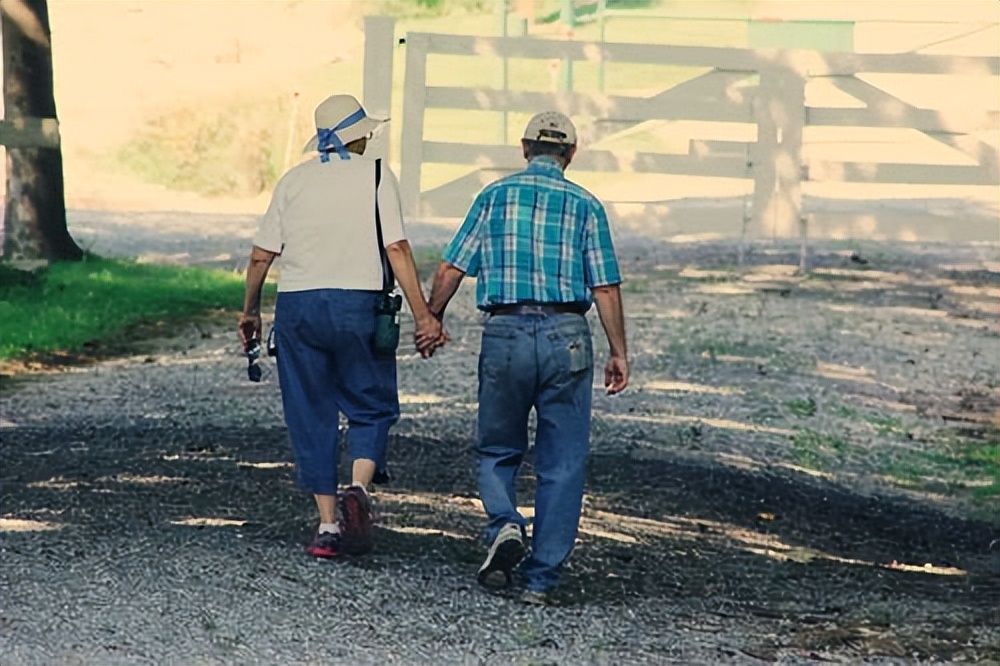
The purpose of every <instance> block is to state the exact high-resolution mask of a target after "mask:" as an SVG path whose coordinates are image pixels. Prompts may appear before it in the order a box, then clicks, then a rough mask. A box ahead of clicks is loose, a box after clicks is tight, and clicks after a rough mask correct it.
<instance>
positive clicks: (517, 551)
mask: <svg viewBox="0 0 1000 666" xmlns="http://www.w3.org/2000/svg"><path fill="white" fill-rule="evenodd" d="M524 553H525V548H524V544H523V543H521V541H520V540H519V539H507V540H506V541H504V542H503V543H500V544H498V545H497V547H496V550H495V551H493V557H490V558H489V559H488V560H487V561H486V562H485V563H484V564H483V566H482V567H480V569H479V574H478V575H477V576H476V580H478V581H479V584H480V585H486V579H487V578H489V577H490V574H493V573H495V572H497V571H500V572H502V573H503V575H504V578H506V579H507V584H508V585H510V582H511V572H512V571H513V570H514V567H516V566H517V563H518V562H520V561H521V559H522V558H523V557H524Z"/></svg>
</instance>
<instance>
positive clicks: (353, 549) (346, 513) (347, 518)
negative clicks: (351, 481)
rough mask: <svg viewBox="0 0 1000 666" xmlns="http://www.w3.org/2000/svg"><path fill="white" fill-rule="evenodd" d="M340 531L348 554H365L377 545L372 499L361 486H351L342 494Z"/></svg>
mask: <svg viewBox="0 0 1000 666" xmlns="http://www.w3.org/2000/svg"><path fill="white" fill-rule="evenodd" d="M340 531H341V532H342V533H343V535H344V552H345V553H347V554H348V555H365V554H367V553H370V552H372V549H374V547H375V530H374V529H373V527H372V501H371V498H369V497H368V493H366V492H365V489H364V488H362V487H361V486H351V487H349V488H348V489H347V490H345V491H344V492H343V493H342V494H341V495H340Z"/></svg>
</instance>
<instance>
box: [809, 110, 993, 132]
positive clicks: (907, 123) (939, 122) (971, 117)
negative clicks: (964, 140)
mask: <svg viewBox="0 0 1000 666" xmlns="http://www.w3.org/2000/svg"><path fill="white" fill-rule="evenodd" d="M998 120H1000V114H998V113H997V112H996V111H981V110H976V109H967V110H964V109H963V110H937V109H917V108H913V107H911V108H909V109H905V108H903V109H900V113H899V114H898V115H887V114H884V113H882V112H880V111H879V110H878V109H842V108H836V107H815V106H811V107H808V108H807V109H806V121H807V124H809V125H830V126H836V127H910V128H913V129H916V130H920V131H921V132H960V133H963V134H964V133H966V132H974V131H978V130H984V129H990V128H995V127H996V126H997V122H998Z"/></svg>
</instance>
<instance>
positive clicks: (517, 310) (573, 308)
mask: <svg viewBox="0 0 1000 666" xmlns="http://www.w3.org/2000/svg"><path fill="white" fill-rule="evenodd" d="M487 312H489V313H490V316H493V317H495V316H497V315H535V316H541V317H549V316H552V315H556V314H580V315H582V314H584V313H586V312H587V308H586V307H585V306H584V305H582V304H581V303H544V304H542V303H534V304H530V303H515V304H513V305H495V306H493V307H492V308H490V309H489V310H488V311H487Z"/></svg>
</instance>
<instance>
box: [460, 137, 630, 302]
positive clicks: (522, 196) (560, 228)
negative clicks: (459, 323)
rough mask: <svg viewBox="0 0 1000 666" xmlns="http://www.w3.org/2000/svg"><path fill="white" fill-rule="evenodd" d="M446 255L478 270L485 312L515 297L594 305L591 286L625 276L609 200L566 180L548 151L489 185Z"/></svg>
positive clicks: (478, 293)
mask: <svg viewBox="0 0 1000 666" xmlns="http://www.w3.org/2000/svg"><path fill="white" fill-rule="evenodd" d="M444 260H445V261H446V262H448V263H449V264H452V265H453V266H455V267H456V268H458V269H459V270H461V271H463V272H465V273H466V274H467V275H471V276H477V275H478V276H479V279H478V282H477V285H476V302H477V305H478V307H479V309H481V310H488V309H490V308H491V307H493V306H496V305H504V304H512V303H585V304H587V305H590V303H591V301H592V298H593V297H592V295H591V292H590V290H591V289H593V288H594V287H603V286H608V285H615V284H620V283H621V281H622V279H621V273H620V272H619V270H618V260H617V258H616V257H615V250H614V246H613V245H612V242H611V231H610V228H609V226H608V217H607V214H606V213H605V212H604V206H602V205H601V202H600V201H598V200H597V197H595V196H594V195H592V194H591V193H590V192H588V191H587V190H585V189H583V188H582V187H580V186H579V185H577V184H576V183H571V182H570V181H568V180H566V178H565V176H563V172H562V169H561V168H560V166H559V164H558V162H556V161H555V160H554V159H552V158H549V157H538V158H535V159H533V160H532V161H531V162H530V163H529V164H528V168H527V169H525V170H524V171H521V172H519V173H515V174H512V175H510V176H507V177H506V178H502V179H500V180H498V181H496V182H495V183H492V184H490V185H487V186H486V188H484V189H483V191H482V192H480V194H479V196H478V197H476V200H475V202H474V203H473V204H472V208H471V209H470V210H469V214H468V215H466V217H465V221H464V222H463V223H462V226H461V227H460V228H459V230H458V232H457V233H456V234H455V237H454V238H453V239H452V240H451V242H450V243H449V244H448V247H447V248H445V251H444Z"/></svg>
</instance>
